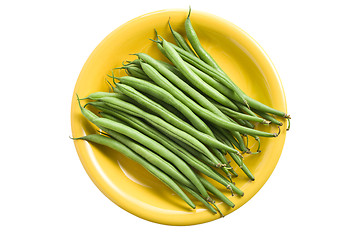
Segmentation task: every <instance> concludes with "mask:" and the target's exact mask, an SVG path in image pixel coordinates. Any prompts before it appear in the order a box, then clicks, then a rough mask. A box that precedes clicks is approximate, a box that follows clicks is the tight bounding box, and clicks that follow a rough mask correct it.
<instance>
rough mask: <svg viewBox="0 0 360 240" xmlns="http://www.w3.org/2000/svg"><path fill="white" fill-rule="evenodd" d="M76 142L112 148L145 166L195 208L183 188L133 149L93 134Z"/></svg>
mask: <svg viewBox="0 0 360 240" xmlns="http://www.w3.org/2000/svg"><path fill="white" fill-rule="evenodd" d="M73 139H74V140H78V139H81V140H86V141H90V142H94V143H97V144H100V145H104V146H107V147H110V148H112V149H114V150H116V151H118V152H121V153H122V154H124V155H125V156H127V157H128V158H130V159H132V160H133V161H135V162H137V163H139V164H140V165H141V166H143V167H144V168H145V169H146V170H148V171H149V172H150V173H151V174H152V175H154V176H155V177H156V178H158V179H159V180H160V181H161V182H163V183H164V184H165V185H166V186H168V187H169V188H170V189H171V190H173V191H174V192H175V193H176V194H177V195H179V196H180V197H181V198H182V199H183V200H184V201H185V202H186V203H187V204H188V205H189V206H190V207H191V208H195V204H194V203H193V202H192V201H191V200H190V199H189V197H188V196H187V195H186V194H185V193H184V192H183V191H182V190H181V188H180V187H179V186H178V185H177V184H176V183H175V182H174V180H172V179H171V178H170V177H169V176H167V175H166V174H165V173H163V172H162V171H161V170H159V169H157V168H156V167H154V166H153V165H152V164H150V163H149V162H147V161H146V160H145V159H144V158H143V157H141V156H139V155H138V154H136V153H135V152H133V151H132V150H131V149H129V148H128V147H126V146H125V145H123V144H121V143H120V142H118V141H116V140H114V139H111V138H108V137H105V136H101V135H99V134H91V135H87V136H84V137H79V138H73Z"/></svg>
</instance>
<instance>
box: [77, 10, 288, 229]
mask: <svg viewBox="0 0 360 240" xmlns="http://www.w3.org/2000/svg"><path fill="white" fill-rule="evenodd" d="M186 16H187V10H163V11H158V12H154V13H149V14H146V15H143V16H140V17H138V18H136V19H133V20H131V21H129V22H127V23H125V24H124V25H122V26H120V27H119V28H117V29H116V30H115V31H113V32H112V33H110V34H109V35H108V36H107V37H106V38H105V39H104V40H103V41H102V42H101V43H100V44H99V45H98V46H97V48H96V49H95V50H94V51H93V53H92V54H91V55H90V57H89V58H88V60H87V61H86V63H85V65H84V67H83V69H82V71H81V73H80V75H79V78H78V80H77V83H76V86H75V89H74V96H73V100H72V108H71V124H72V135H73V136H74V137H80V136H83V135H85V134H90V133H95V132H96V128H95V127H94V126H93V125H91V124H89V122H88V121H86V119H85V118H84V117H83V116H82V115H81V113H80V111H79V107H78V105H77V102H76V97H75V93H77V94H78V95H79V96H80V98H82V97H86V96H87V95H88V94H90V93H92V92H96V91H107V90H108V86H107V84H106V82H105V77H106V74H108V73H110V70H111V69H112V68H114V67H119V66H121V65H122V62H123V61H124V60H132V59H134V58H135V57H134V56H131V55H129V54H131V53H137V52H145V53H148V54H150V55H151V56H153V57H155V58H162V56H161V54H160V53H159V51H158V49H157V48H156V46H155V44H154V43H153V42H151V41H149V38H154V29H155V28H156V29H157V31H158V33H159V34H160V35H161V36H163V37H165V38H166V39H168V40H172V37H171V34H170V31H169V29H168V26H167V22H168V20H169V17H171V24H172V27H173V28H174V29H175V30H176V31H178V32H180V33H182V34H184V21H185V18H186ZM191 20H192V23H193V26H194V28H195V30H196V31H197V33H198V36H199V38H200V41H201V43H202V44H203V46H204V48H205V49H206V50H207V51H208V52H209V53H210V54H211V55H212V56H213V58H214V59H215V60H216V61H217V62H218V63H219V65H220V66H221V67H222V68H223V69H224V70H225V72H227V73H228V75H229V76H230V77H231V78H232V79H233V81H234V82H235V83H236V84H238V85H239V86H240V87H241V88H242V89H243V90H244V91H245V92H246V93H247V94H248V95H249V96H251V97H253V98H255V99H257V100H259V101H261V102H263V103H265V104H268V105H270V106H272V107H274V108H276V109H279V110H282V111H284V112H286V101H285V95H284V91H283V88H282V85H281V81H280V79H279V76H278V74H277V72H276V70H275V68H274V66H273V65H272V63H271V61H270V59H269V58H268V57H267V55H266V54H265V53H264V51H263V50H262V49H261V48H260V47H259V45H258V44H257V43H256V42H255V41H254V40H253V39H252V38H251V37H250V36H249V35H247V34H246V33H245V32H244V31H243V30H241V29H240V28H238V27H237V26H235V25H234V24H232V23H230V22H228V21H225V20H224V19H221V18H219V17H216V16H214V15H210V14H208V13H203V12H198V11H192V14H191ZM83 104H85V101H83ZM284 123H285V126H283V127H282V132H281V134H280V136H279V137H277V138H272V139H268V138H261V149H262V152H261V153H260V154H257V155H247V156H246V157H245V163H246V164H247V166H248V168H249V169H250V170H251V171H252V172H253V174H254V176H255V178H256V179H255V181H254V182H252V181H249V180H248V179H247V177H246V176H245V175H244V174H243V173H242V172H241V170H240V169H239V168H238V167H237V166H236V165H235V164H234V163H232V166H233V167H234V168H235V171H236V172H237V173H239V177H237V178H235V179H234V180H235V182H236V186H238V187H239V188H240V189H242V190H243V191H244V192H245V195H244V196H243V197H239V196H231V195H230V193H229V192H228V191H227V190H226V189H224V187H222V186H221V185H218V184H216V186H218V187H219V188H220V189H222V190H223V192H224V194H226V195H227V196H228V197H229V199H230V200H231V201H233V202H234V203H235V205H236V206H235V207H234V208H230V207H228V206H227V205H225V204H224V203H222V202H221V201H219V200H217V205H218V206H219V208H220V209H221V210H222V212H223V213H224V214H225V215H227V214H229V213H231V212H233V211H235V210H236V209H238V208H239V207H241V206H242V205H243V204H245V203H246V202H247V201H248V200H249V199H250V198H251V197H253V196H254V195H255V194H256V192H257V191H259V189H260V188H261V187H262V186H263V185H264V183H265V182H266V181H267V179H268V178H269V177H270V175H271V173H272V172H273V170H274V168H275V166H276V164H277V162H278V159H279V157H280V155H281V151H282V148H283V145H284V141H285V135H286V132H285V128H286V122H284ZM257 128H258V129H262V130H265V131H271V132H276V131H277V127H275V126H272V127H269V126H267V127H266V126H258V125H257ZM249 146H251V147H252V148H253V149H256V144H255V142H254V141H253V140H252V139H250V143H249ZM75 147H76V150H77V153H78V155H79V158H80V160H81V162H82V164H83V166H84V168H85V170H86V172H87V173H88V175H89V176H90V178H91V180H92V181H93V182H94V183H95V184H96V186H97V187H98V188H99V189H100V190H101V191H102V192H103V193H104V194H105V195H106V196H107V197H108V198H109V199H111V201H113V202H114V203H115V204H117V205H118V206H120V207H121V208H123V209H125V210H126V211H128V212H130V213H132V214H134V215H136V216H138V217H141V218H143V219H147V220H149V221H153V222H157V223H161V224H168V225H192V224H199V223H205V222H209V221H212V220H215V219H219V215H218V214H215V215H214V214H212V213H210V211H208V210H206V209H205V208H204V207H203V206H202V205H201V203H199V202H198V201H195V200H194V203H195V204H197V208H196V209H195V210H192V209H190V208H189V207H188V206H187V205H186V203H184V202H183V201H182V200H181V199H180V198H179V197H178V196H177V195H175V194H173V193H172V191H171V190H170V189H168V188H167V187H166V186H165V185H164V184H162V183H161V182H160V181H158V180H157V179H156V178H155V177H154V176H152V175H151V174H149V173H147V172H146V171H145V170H144V169H143V168H142V167H141V166H139V165H138V164H137V163H134V162H132V161H131V160H129V159H127V158H125V157H124V156H123V155H121V154H119V153H117V152H115V151H113V150H111V149H108V148H106V147H102V146H99V145H96V144H89V143H87V142H85V141H75ZM239 219H240V216H239Z"/></svg>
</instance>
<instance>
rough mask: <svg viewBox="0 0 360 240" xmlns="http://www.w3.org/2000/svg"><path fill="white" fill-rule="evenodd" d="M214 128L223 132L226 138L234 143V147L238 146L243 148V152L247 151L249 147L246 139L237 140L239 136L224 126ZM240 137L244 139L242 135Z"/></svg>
mask: <svg viewBox="0 0 360 240" xmlns="http://www.w3.org/2000/svg"><path fill="white" fill-rule="evenodd" d="M213 128H216V129H217V130H218V131H219V132H221V133H222V134H223V135H224V136H226V138H227V139H228V140H229V141H230V142H231V143H232V144H233V145H234V147H236V148H237V149H239V150H241V151H242V152H247V150H248V149H247V148H246V147H245V145H242V144H244V141H239V140H237V138H235V137H234V136H233V135H232V134H231V133H230V132H229V130H226V129H223V128H218V127H216V126H213ZM240 139H241V140H243V139H242V137H241V135H240ZM240 142H242V144H240Z"/></svg>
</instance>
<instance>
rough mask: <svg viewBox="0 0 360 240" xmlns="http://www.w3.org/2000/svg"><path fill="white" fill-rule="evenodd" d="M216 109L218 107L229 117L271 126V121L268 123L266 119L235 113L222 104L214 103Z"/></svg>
mask: <svg viewBox="0 0 360 240" xmlns="http://www.w3.org/2000/svg"><path fill="white" fill-rule="evenodd" d="M214 104H215V106H216V107H218V108H219V109H220V110H221V111H222V112H223V113H224V114H226V115H228V116H229V117H232V118H235V119H242V120H248V121H254V122H259V123H262V124H269V123H270V121H267V120H266V119H264V118H260V117H257V116H251V115H248V114H244V113H240V112H238V111H234V110H232V109H230V108H227V107H224V106H222V105H221V104H218V103H214Z"/></svg>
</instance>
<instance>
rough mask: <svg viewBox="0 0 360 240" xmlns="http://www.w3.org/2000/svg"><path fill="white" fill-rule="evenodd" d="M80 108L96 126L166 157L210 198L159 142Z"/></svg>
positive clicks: (193, 175) (196, 179)
mask: <svg viewBox="0 0 360 240" xmlns="http://www.w3.org/2000/svg"><path fill="white" fill-rule="evenodd" d="M107 98H111V97H107ZM114 99H116V100H118V101H121V100H120V99H117V98H114ZM79 105H80V103H79ZM80 107H81V112H82V114H83V115H84V116H85V117H86V118H87V119H88V120H89V121H90V122H92V123H93V124H95V125H96V126H99V127H104V128H107V129H110V130H113V131H116V132H118V133H121V134H123V135H125V136H127V137H130V138H132V139H133V140H135V141H137V142H139V143H141V144H143V145H145V146H147V147H148V148H149V149H150V150H153V151H155V152H157V153H158V154H159V155H160V156H162V157H164V158H165V159H167V160H168V161H169V162H171V163H173V164H174V165H175V166H176V167H177V168H178V169H179V171H180V172H182V173H183V174H184V175H185V176H186V177H187V178H188V179H189V180H190V181H191V182H192V183H193V184H194V185H195V186H196V188H197V189H198V190H199V191H200V193H201V195H203V196H204V197H205V198H207V197H209V196H208V193H207V192H206V190H205V188H204V186H203V185H202V184H201V182H200V180H199V179H198V178H197V176H196V175H195V173H194V172H193V171H192V170H191V169H190V167H189V166H188V165H187V164H186V163H185V162H184V161H183V160H181V159H180V158H179V157H178V156H176V155H175V154H174V153H172V152H171V151H169V150H168V149H167V148H165V147H164V146H163V145H161V144H159V143H158V142H156V141H154V140H153V139H151V138H149V137H148V136H146V135H144V134H143V133H141V132H139V131H137V130H135V129H133V128H131V127H128V126H127V125H124V124H121V123H119V122H115V121H112V120H109V119H106V118H100V117H98V116H96V115H95V114H94V113H92V112H91V111H90V110H87V109H85V108H83V107H82V106H81V105H80Z"/></svg>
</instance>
